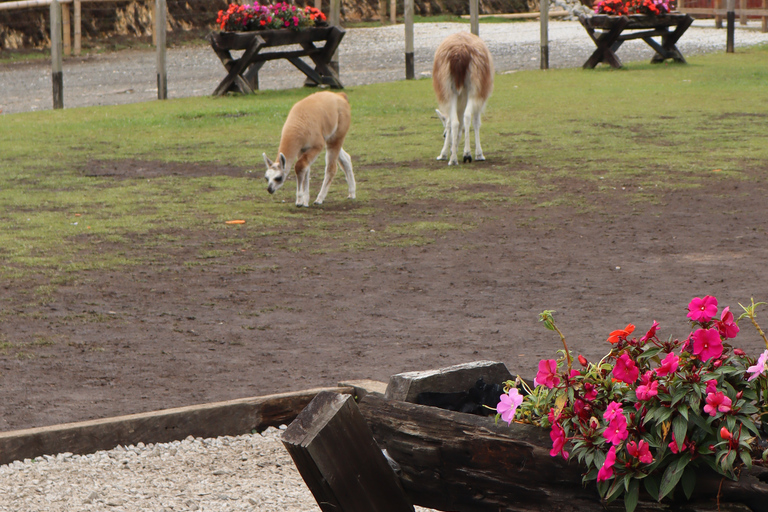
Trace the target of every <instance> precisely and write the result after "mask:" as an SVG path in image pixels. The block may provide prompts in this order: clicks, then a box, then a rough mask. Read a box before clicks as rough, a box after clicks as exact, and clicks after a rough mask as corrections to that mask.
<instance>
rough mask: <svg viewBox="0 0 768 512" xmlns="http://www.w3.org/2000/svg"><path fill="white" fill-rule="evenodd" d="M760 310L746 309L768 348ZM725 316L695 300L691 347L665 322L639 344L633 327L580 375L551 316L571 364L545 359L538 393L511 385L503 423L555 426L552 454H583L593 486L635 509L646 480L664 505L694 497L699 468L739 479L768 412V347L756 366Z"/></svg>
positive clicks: (547, 318)
mask: <svg viewBox="0 0 768 512" xmlns="http://www.w3.org/2000/svg"><path fill="white" fill-rule="evenodd" d="M757 305H759V304H755V303H754V301H753V302H752V304H751V306H748V307H743V309H744V310H745V313H744V314H743V315H742V316H741V318H744V317H748V318H749V319H750V320H751V321H752V323H753V325H754V326H755V327H756V328H757V330H758V332H759V333H760V335H761V336H762V337H763V340H764V341H765V343H766V347H768V339H766V337H765V335H764V334H763V332H762V330H760V327H759V326H758V324H757V321H756V318H755V308H756V306H757ZM717 313H718V303H717V299H716V298H714V297H711V296H706V297H703V298H698V297H697V298H694V299H693V300H692V301H691V302H690V304H689V305H688V315H687V316H688V318H689V319H690V320H691V322H692V325H693V327H694V328H693V330H692V332H691V333H690V334H689V335H688V336H687V337H686V338H685V339H684V340H677V339H672V337H670V338H669V339H668V340H667V341H662V340H661V339H660V338H659V337H658V331H659V330H660V326H659V324H658V323H656V322H654V323H653V325H652V326H651V328H650V329H649V330H648V331H647V332H646V333H645V334H644V335H643V336H641V337H640V338H637V337H632V334H633V333H634V330H635V326H634V325H632V324H630V325H627V326H626V327H625V328H623V329H618V330H615V331H613V332H611V333H610V335H609V337H608V342H609V343H610V344H611V350H610V352H609V353H608V354H607V355H606V356H605V357H603V359H601V360H600V361H599V362H597V363H590V362H589V361H587V359H586V358H585V357H584V356H581V355H580V356H578V358H577V360H578V363H579V365H580V366H581V368H580V369H576V368H573V363H574V359H573V356H572V354H571V353H570V352H569V350H568V346H567V344H566V343H565V337H564V336H563V335H562V333H561V332H560V330H559V329H558V328H557V327H556V326H555V323H554V319H553V317H552V312H551V311H545V312H544V313H542V315H541V320H542V321H543V322H544V324H545V326H546V327H547V328H549V329H551V330H554V331H557V333H558V334H559V335H560V337H561V340H562V342H563V346H564V349H563V350H562V351H561V353H562V355H563V357H562V358H560V359H559V360H555V359H547V360H543V361H541V362H540V363H539V368H538V372H537V373H536V378H535V380H534V382H533V387H530V386H527V385H525V384H519V383H521V382H522V381H521V379H518V380H517V381H516V382H517V383H518V384H516V382H513V381H510V382H507V383H505V386H506V387H505V389H506V390H507V394H505V395H502V396H501V397H500V403H499V404H498V406H497V412H498V413H499V414H498V416H497V418H498V417H501V418H502V420H504V421H506V422H507V423H511V422H512V421H518V422H522V423H530V424H534V425H539V426H542V427H545V428H549V429H550V438H551V439H552V449H551V451H550V455H552V456H553V457H554V456H561V457H564V458H566V459H567V458H569V457H575V458H576V459H577V460H578V461H579V462H581V463H583V464H584V465H585V466H586V468H587V469H586V471H585V473H584V482H588V481H593V480H594V481H596V483H597V489H598V491H599V493H600V495H601V496H602V497H603V498H604V499H605V500H606V501H608V502H610V501H612V500H614V499H616V498H618V497H620V496H621V495H622V494H623V495H624V502H625V506H626V509H627V511H628V512H631V511H632V510H634V508H635V506H636V504H637V499H638V495H639V491H640V483H641V482H642V483H643V485H644V486H645V489H646V491H648V493H650V494H651V495H652V496H654V497H656V498H657V499H658V500H659V501H661V500H662V499H663V498H664V497H665V496H668V495H670V493H671V492H672V491H673V490H674V489H675V488H676V487H678V485H679V486H681V487H682V489H683V491H684V493H685V494H686V496H687V497H688V498H690V496H691V493H692V492H693V488H694V486H695V483H696V471H695V469H696V468H697V467H698V466H701V465H704V464H706V465H707V466H709V467H711V468H712V469H714V470H715V471H717V472H718V473H720V474H722V475H724V476H726V477H729V478H732V479H735V478H736V475H737V471H738V470H739V468H741V467H746V468H749V467H751V464H752V459H753V455H755V454H754V453H753V452H754V450H755V449H756V447H757V443H756V438H757V437H758V436H759V432H758V427H757V424H756V421H759V420H761V418H762V417H763V416H764V415H768V404H766V397H768V375H766V374H767V373H768V350H766V351H765V352H763V353H762V355H760V356H759V358H758V359H757V360H754V359H752V358H750V357H748V356H747V355H746V354H745V353H744V351H742V350H739V349H734V348H732V347H731V345H730V340H732V339H733V338H734V337H736V335H737V334H738V333H739V326H738V325H737V322H736V320H735V319H734V316H733V313H731V311H730V308H728V307H726V308H724V309H723V310H722V311H721V312H720V315H719V317H718V315H717ZM517 386H520V387H521V389H519V388H518V387H517ZM521 390H522V391H523V393H522V394H521V393H520V391H521ZM755 456H756V457H757V456H759V455H755ZM762 457H763V458H764V459H765V458H768V450H766V452H765V453H763V455H762Z"/></svg>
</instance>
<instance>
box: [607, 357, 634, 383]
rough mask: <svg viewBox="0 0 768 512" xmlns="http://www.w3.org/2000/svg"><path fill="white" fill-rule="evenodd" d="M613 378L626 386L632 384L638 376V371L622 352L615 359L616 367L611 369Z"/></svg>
mask: <svg viewBox="0 0 768 512" xmlns="http://www.w3.org/2000/svg"><path fill="white" fill-rule="evenodd" d="M613 376H614V377H616V378H617V379H619V380H620V381H622V382H626V383H627V384H632V383H634V382H635V381H636V380H637V378H638V377H639V376H640V370H639V369H638V368H637V365H636V364H635V362H634V361H633V360H632V359H631V358H630V357H629V354H627V353H626V352H624V353H623V354H621V355H620V356H619V358H618V359H616V365H615V366H614V367H613Z"/></svg>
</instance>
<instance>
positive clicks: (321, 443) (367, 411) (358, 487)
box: [283, 362, 768, 512]
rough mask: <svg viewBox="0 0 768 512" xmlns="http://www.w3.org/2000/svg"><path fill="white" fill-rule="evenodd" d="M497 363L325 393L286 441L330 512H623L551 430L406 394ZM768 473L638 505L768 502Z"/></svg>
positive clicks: (706, 480)
mask: <svg viewBox="0 0 768 512" xmlns="http://www.w3.org/2000/svg"><path fill="white" fill-rule="evenodd" d="M499 365H501V363H493V362H479V363H471V364H469V365H459V366H457V367H451V368H446V369H442V370H435V371H429V372H413V373H409V374H400V375H396V376H394V377H392V379H391V380H390V383H389V385H388V387H387V390H386V393H384V394H381V393H369V394H367V395H366V396H364V397H362V399H361V400H360V401H359V403H358V404H355V402H354V401H352V400H350V399H348V398H339V397H338V395H334V394H333V393H320V394H319V395H318V396H317V397H316V398H315V399H314V400H313V401H312V403H311V404H310V405H309V406H308V407H307V408H306V409H305V410H304V411H302V413H301V414H299V416H298V417H297V419H296V420H295V421H294V422H293V423H292V424H291V425H290V426H289V427H288V429H287V430H286V432H285V434H284V436H283V443H284V444H285V446H286V448H287V449H288V451H289V452H290V453H291V456H292V457H293V458H294V461H295V462H296V465H297V467H298V469H299V472H300V473H301V475H302V477H303V478H304V480H305V482H306V483H307V485H308V487H309V488H310V490H311V491H312V492H313V494H314V496H315V498H316V500H317V502H318V504H319V506H320V508H321V509H322V510H323V511H327V512H330V511H334V512H363V511H372V512H376V511H392V512H399V511H401V510H402V511H409V510H413V506H412V505H413V504H415V505H420V506H423V507H428V508H433V509H437V510H443V511H457V512H491V511H493V512H497V511H512V512H534V511H535V512H575V511H579V512H593V511H594V512H598V511H604V510H616V511H623V510H624V504H623V500H618V501H617V502H614V503H613V504H611V505H610V506H608V507H606V506H604V504H603V503H601V501H600V497H599V495H598V493H597V490H596V488H595V486H594V484H591V485H588V486H586V487H584V486H583V485H582V483H581V477H582V475H581V472H582V469H581V467H580V466H579V465H578V463H576V462H575V461H572V462H569V461H565V460H563V459H562V458H561V457H551V456H550V455H549V451H550V449H551V445H552V442H551V440H550V438H549V433H548V431H546V430H545V429H541V428H538V427H533V426H527V425H517V424H513V425H512V426H507V425H506V424H505V423H500V424H496V423H495V422H494V418H493V417H492V416H491V417H483V416H477V415H472V414H464V413H459V412H453V411H449V410H443V409H438V408H436V407H429V406H424V405H418V404H415V403H411V401H413V400H412V398H413V396H414V395H413V392H414V391H415V390H428V389H431V390H435V391H441V392H456V391H461V390H466V389H467V388H468V387H469V386H471V385H472V383H474V381H475V380H477V378H479V377H483V378H484V379H485V381H486V382H493V381H492V380H491V378H501V380H505V379H507V378H509V372H508V371H506V368H504V369H501V368H499ZM501 366H502V367H503V365H501ZM504 374H506V375H507V377H503V375H504ZM492 375H493V376H494V377H491V376H492ZM467 382H470V384H469V386H467ZM498 382H501V381H498ZM430 383H433V384H434V385H435V387H431V386H430ZM406 399H409V400H408V401H406ZM376 448H378V450H377V449H376ZM381 450H386V456H385V455H384V453H383V452H382V451H381ZM766 482H768V470H766V469H765V468H760V467H754V468H753V470H752V471H750V472H749V473H742V475H741V477H740V479H739V481H737V482H734V481H730V480H727V479H723V478H722V477H721V476H720V475H717V474H715V473H711V474H708V473H702V474H700V475H699V478H698V481H697V486H696V490H695V491H694V496H695V499H694V500H693V501H691V502H671V503H667V502H665V503H658V502H656V501H655V500H654V499H652V498H651V497H650V496H647V495H646V496H642V495H641V499H640V503H639V504H638V506H637V508H636V509H635V510H636V511H637V512H650V511H670V512H671V511H679V512H694V511H697V512H715V511H721V512H766V511H768V483H766Z"/></svg>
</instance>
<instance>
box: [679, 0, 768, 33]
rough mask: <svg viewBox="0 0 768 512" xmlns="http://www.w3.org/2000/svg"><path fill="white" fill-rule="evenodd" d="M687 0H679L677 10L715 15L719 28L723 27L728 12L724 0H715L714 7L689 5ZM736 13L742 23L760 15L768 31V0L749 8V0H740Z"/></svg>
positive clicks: (685, 12) (744, 23)
mask: <svg viewBox="0 0 768 512" xmlns="http://www.w3.org/2000/svg"><path fill="white" fill-rule="evenodd" d="M685 4H686V2H685V0H679V2H678V7H677V10H678V11H680V12H681V13H684V14H698V15H708V16H714V18H715V25H716V26H717V28H723V17H724V16H726V14H727V13H728V11H727V9H726V8H725V6H724V5H723V4H724V1H723V0H713V4H712V7H687V6H686V5H685ZM734 13H735V14H736V16H737V17H738V18H739V22H740V23H741V24H742V25H746V24H747V19H748V18H749V17H750V16H752V17H757V16H759V17H760V18H761V20H762V31H763V32H768V0H762V7H761V8H760V9H748V8H747V0H739V1H738V8H737V9H734Z"/></svg>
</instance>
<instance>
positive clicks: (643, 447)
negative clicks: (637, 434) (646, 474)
mask: <svg viewBox="0 0 768 512" xmlns="http://www.w3.org/2000/svg"><path fill="white" fill-rule="evenodd" d="M627 452H629V454H630V455H631V456H633V457H634V458H636V459H637V460H639V461H640V462H642V463H643V464H650V463H651V462H653V455H651V450H650V449H649V447H648V443H647V442H645V441H643V440H642V439H641V440H640V442H639V443H635V442H634V441H630V442H629V443H627Z"/></svg>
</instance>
